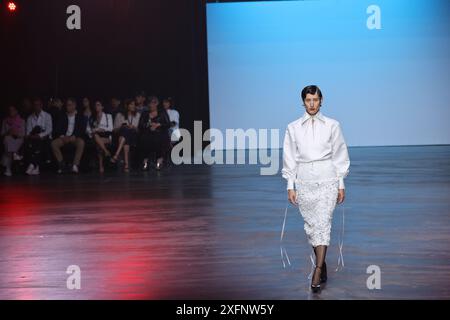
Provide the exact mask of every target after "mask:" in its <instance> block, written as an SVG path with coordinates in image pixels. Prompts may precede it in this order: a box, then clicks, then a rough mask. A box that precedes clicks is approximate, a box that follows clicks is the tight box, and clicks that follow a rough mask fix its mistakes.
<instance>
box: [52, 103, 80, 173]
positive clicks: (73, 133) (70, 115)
mask: <svg viewBox="0 0 450 320" xmlns="http://www.w3.org/2000/svg"><path fill="white" fill-rule="evenodd" d="M76 108H77V105H76V101H75V99H73V98H69V99H67V102H66V112H64V113H62V114H61V115H60V116H59V117H58V118H57V123H56V128H54V130H53V137H54V138H55V139H54V140H53V141H52V151H53V154H54V156H55V158H56V160H57V161H58V173H62V170H63V155H62V153H61V148H62V147H63V146H64V145H66V144H73V145H75V147H76V150H75V158H74V160H73V165H72V172H74V173H78V167H79V165H80V160H81V157H82V156H83V151H84V145H85V143H84V139H83V138H84V137H85V134H86V126H87V119H86V117H85V116H84V115H83V114H82V113H78V112H77V109H76Z"/></svg>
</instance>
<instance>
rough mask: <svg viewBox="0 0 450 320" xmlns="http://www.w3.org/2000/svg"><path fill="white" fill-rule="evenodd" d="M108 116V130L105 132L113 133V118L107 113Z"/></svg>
mask: <svg viewBox="0 0 450 320" xmlns="http://www.w3.org/2000/svg"><path fill="white" fill-rule="evenodd" d="M105 115H106V128H105V131H106V132H112V131H113V118H112V115H110V114H109V113H105Z"/></svg>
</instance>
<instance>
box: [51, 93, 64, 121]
mask: <svg viewBox="0 0 450 320" xmlns="http://www.w3.org/2000/svg"><path fill="white" fill-rule="evenodd" d="M48 113H50V115H51V116H52V125H53V128H55V127H56V125H57V123H58V121H59V117H60V116H62V115H63V114H64V103H63V102H62V100H61V99H60V98H55V99H50V101H49V109H48Z"/></svg>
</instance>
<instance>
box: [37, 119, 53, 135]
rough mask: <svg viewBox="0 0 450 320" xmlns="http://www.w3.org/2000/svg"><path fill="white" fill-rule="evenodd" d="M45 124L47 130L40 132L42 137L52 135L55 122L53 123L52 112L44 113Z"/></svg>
mask: <svg viewBox="0 0 450 320" xmlns="http://www.w3.org/2000/svg"><path fill="white" fill-rule="evenodd" d="M44 126H45V130H44V131H43V132H41V133H39V136H40V137H41V138H44V137H50V135H51V134H52V130H53V123H52V116H51V115H50V114H48V113H47V114H44Z"/></svg>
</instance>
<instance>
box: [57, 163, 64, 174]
mask: <svg viewBox="0 0 450 320" xmlns="http://www.w3.org/2000/svg"><path fill="white" fill-rule="evenodd" d="M63 167H64V165H63V163H62V162H61V163H58V171H56V172H57V173H58V174H61V173H62V172H63Z"/></svg>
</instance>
